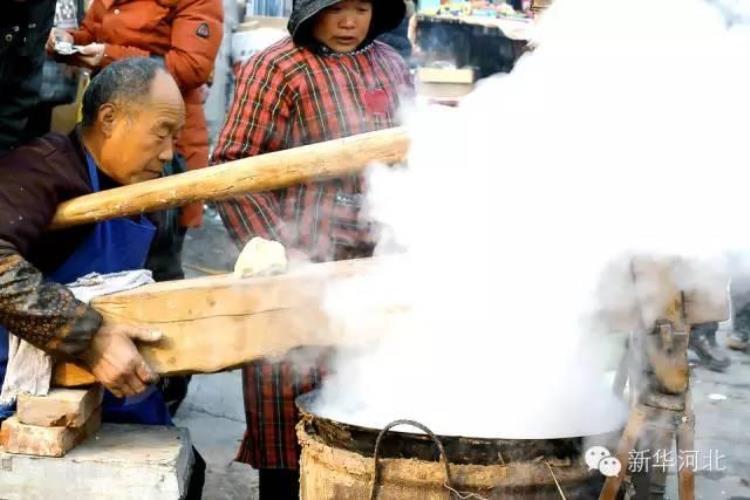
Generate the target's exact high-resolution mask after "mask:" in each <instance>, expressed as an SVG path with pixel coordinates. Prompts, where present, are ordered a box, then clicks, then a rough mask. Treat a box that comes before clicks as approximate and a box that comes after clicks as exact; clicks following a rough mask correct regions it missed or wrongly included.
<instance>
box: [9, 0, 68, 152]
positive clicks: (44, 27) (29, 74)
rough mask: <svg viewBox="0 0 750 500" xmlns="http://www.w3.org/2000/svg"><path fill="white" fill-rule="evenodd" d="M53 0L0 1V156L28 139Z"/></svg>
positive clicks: (52, 17)
mask: <svg viewBox="0 0 750 500" xmlns="http://www.w3.org/2000/svg"><path fill="white" fill-rule="evenodd" d="M54 16H55V0H23V1H16V0H1V1H0V154H3V153H5V152H6V151H8V150H9V149H11V148H13V147H14V146H16V145H17V144H19V143H21V142H25V141H26V140H28V139H30V137H27V135H26V130H25V129H26V121H27V118H28V114H29V111H30V110H32V109H33V108H34V107H35V106H36V105H37V104H38V102H39V90H40V87H41V85H42V67H43V65H44V59H45V50H44V45H45V43H46V42H47V37H48V36H49V31H50V29H51V28H52V22H53V20H54Z"/></svg>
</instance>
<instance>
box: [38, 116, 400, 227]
mask: <svg viewBox="0 0 750 500" xmlns="http://www.w3.org/2000/svg"><path fill="white" fill-rule="evenodd" d="M408 148H409V139H408V137H407V135H406V131H405V130H404V129H403V128H391V129H386V130H380V131H377V132H369V133H366V134H359V135H354V136H350V137H346V138H343V139H336V140H333V141H328V142H321V143H317V144H311V145H309V146H303V147H299V148H293V149H287V150H284V151H279V152H276V153H268V154H264V155H259V156H253V157H250V158H243V159H241V160H236V161H232V162H229V163H225V164H223V165H218V166H215V167H211V168H203V169H200V170H193V171H191V172H186V173H184V174H179V175H172V176H169V177H164V178H161V179H155V180H152V181H147V182H142V183H139V184H133V185H130V186H124V187H120V188H116V189H108V190H106V191H101V192H98V193H93V194H89V195H86V196H81V197H79V198H75V199H73V200H69V201H67V202H65V203H63V204H61V205H60V206H59V207H58V209H57V213H56V214H55V217H54V219H53V220H52V224H51V228H52V229H60V228H64V227H69V226H73V225H76V224H87V223H91V222H96V221H101V220H105V219H111V218H116V217H123V216H126V215H135V214H139V213H143V212H152V211H155V210H163V209H165V208H170V207H175V206H179V205H184V204H186V203H189V202H192V201H201V200H220V199H225V198H230V197H232V196H235V195H238V194H241V193H246V192H251V191H268V190H271V189H279V188H282V187H287V186H291V185H294V184H300V183H304V182H308V181H311V180H315V179H321V178H330V177H340V176H342V175H345V174H350V173H353V172H358V171H361V170H363V169H365V168H366V167H367V166H369V165H370V164H372V163H373V162H381V163H386V164H393V163H399V162H403V161H404V160H405V158H406V153H407V151H408Z"/></svg>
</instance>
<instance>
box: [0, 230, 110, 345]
mask: <svg viewBox="0 0 750 500" xmlns="http://www.w3.org/2000/svg"><path fill="white" fill-rule="evenodd" d="M0 324H2V325H4V326H6V327H7V328H8V330H10V331H11V332H12V333H13V334H14V335H16V336H17V337H20V338H22V339H24V340H26V341H27V342H29V343H30V344H33V345H35V346H36V347H38V348H40V349H43V350H45V351H47V352H49V353H50V354H54V355H57V356H64V357H79V356H81V355H82V354H83V353H84V351H86V350H87V349H88V348H89V344H90V343H91V339H92V337H93V336H94V334H95V333H96V332H97V331H98V330H99V328H100V327H101V325H102V317H101V315H100V314H99V313H98V312H96V311H95V310H94V309H92V308H91V307H89V306H88V305H86V304H84V303H83V302H80V301H79V300H77V299H76V298H75V297H74V296H73V294H72V293H71V292H70V291H69V290H68V289H67V288H65V287H64V286H62V285H60V284H58V283H54V282H51V281H44V279H43V278H42V273H41V272H39V270H37V269H36V268H35V267H34V266H32V265H31V264H30V263H29V262H27V261H26V260H25V259H24V258H23V257H22V256H21V255H20V254H19V253H18V251H17V250H16V249H15V248H14V247H13V245H12V244H11V243H9V242H7V241H4V240H0Z"/></svg>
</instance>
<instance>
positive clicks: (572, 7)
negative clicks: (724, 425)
mask: <svg viewBox="0 0 750 500" xmlns="http://www.w3.org/2000/svg"><path fill="white" fill-rule="evenodd" d="M738 7H740V8H738ZM742 7H746V2H735V3H733V2H722V9H723V10H722V9H719V8H717V7H716V6H715V5H710V4H708V3H706V2H704V1H702V0H657V1H654V0H629V1H622V0H567V1H566V0H556V2H555V4H554V5H553V7H552V8H551V9H550V10H549V11H548V12H547V13H546V15H545V16H544V17H543V19H542V21H541V23H540V26H539V29H538V33H537V36H538V39H537V47H536V50H535V51H534V53H533V54H530V55H527V56H525V57H524V58H523V59H522V60H521V61H519V63H518V65H517V66H516V68H515V69H514V71H513V72H512V73H511V74H510V75H507V76H499V77H495V78H491V79H488V80H486V81H483V82H481V84H480V85H479V88H478V89H477V90H476V91H475V92H474V93H473V94H472V95H471V96H469V97H468V98H467V99H466V100H465V101H464V102H463V103H462V105H461V106H460V108H458V109H447V108H430V109H420V110H418V111H416V112H414V113H413V115H412V116H411V118H410V123H409V126H410V131H411V134H412V138H413V146H412V150H411V154H410V158H409V168H408V170H401V171H387V170H385V169H380V170H375V171H373V173H372V175H371V179H370V196H369V203H370V206H371V215H372V216H373V217H374V218H376V219H378V220H380V221H382V222H383V223H384V224H386V225H387V226H388V230H387V231H386V232H385V234H386V236H384V238H383V241H382V242H381V245H380V249H381V250H382V251H383V252H388V251H389V250H391V249H392V248H393V247H399V248H404V249H406V250H407V254H406V259H405V261H402V265H401V266H400V267H397V268H387V267H386V268H384V271H383V273H379V274H377V273H376V274H375V275H373V276H368V277H364V278H360V279H357V280H353V281H351V282H350V283H347V284H345V285H343V286H341V287H337V288H334V289H332V290H330V293H329V296H328V301H327V302H328V304H329V306H330V313H331V315H332V316H334V317H335V318H338V319H340V320H342V321H346V322H347V325H348V327H349V331H350V332H351V334H352V335H358V334H359V333H360V331H364V330H366V329H367V328H368V324H367V321H366V320H365V319H364V318H363V317H362V316H361V315H360V313H359V311H361V310H362V309H363V308H367V307H369V306H371V305H372V304H373V303H378V302H379V301H383V302H393V301H394V300H396V301H398V302H402V303H407V304H409V305H410V307H411V311H412V313H411V314H409V315H407V316H404V317H401V318H400V319H399V321H396V322H395V323H394V324H393V325H392V327H390V328H388V331H387V332H383V340H382V341H381V342H380V343H378V344H377V345H376V346H371V347H370V348H368V349H367V350H366V352H364V353H360V354H359V355H354V354H352V353H351V352H347V353H343V354H342V355H341V356H340V359H339V360H338V361H339V362H338V363H337V365H336V367H335V368H336V374H335V375H334V376H332V377H331V378H330V379H329V380H328V381H327V383H326V385H325V387H324V390H323V394H322V398H321V402H320V406H319V407H318V410H319V411H321V412H323V413H325V414H327V415H329V416H332V417H334V418H339V419H340V420H347V421H351V422H354V423H360V424H366V425H372V426H383V425H385V424H386V423H387V422H388V421H390V420H393V419H396V418H413V419H417V420H419V421H421V422H422V423H424V424H426V425H428V426H430V427H432V428H433V430H434V431H436V432H438V433H441V434H463V435H473V436H485V437H512V438H547V437H559V436H576V435H587V434H594V433H598V432H604V431H608V430H611V429H612V428H614V427H616V426H618V425H619V424H621V423H622V420H623V418H624V408H623V406H622V404H621V403H619V402H618V401H617V400H615V398H614V397H613V396H611V394H610V389H609V386H608V385H607V384H606V383H605V379H604V376H603V369H604V368H605V365H608V364H611V363H610V362H611V360H609V359H604V358H605V354H603V352H604V351H603V350H602V349H603V346H605V345H606V341H607V339H611V338H612V336H611V332H609V331H607V329H606V328H603V327H602V325H601V324H600V323H597V322H596V321H594V318H595V317H596V315H597V314H598V313H599V312H600V310H601V308H602V307H604V306H605V305H609V306H611V304H612V303H615V304H617V303H618V302H621V303H622V304H629V303H630V302H632V300H633V297H632V290H630V288H629V287H627V286H621V285H620V284H618V283H620V281H618V280H616V279H614V278H613V279H612V280H605V282H604V285H605V286H604V288H602V286H601V280H602V276H603V274H602V273H603V271H604V270H605V269H610V270H611V269H612V268H611V267H610V268H607V266H610V265H611V264H612V262H615V263H617V262H623V261H625V259H624V258H623V257H624V256H627V255H634V254H637V255H674V256H683V257H690V258H701V259H703V260H711V261H713V259H716V258H718V257H720V256H721V255H723V254H724V253H725V252H726V251H727V250H735V249H743V248H750V231H748V230H747V229H746V220H747V213H748V209H749V208H750V197H748V194H749V193H750V183H749V182H748V180H749V179H748V177H749V174H748V172H750V165H749V164H748V155H747V147H748V143H749V142H750V141H748V139H747V133H748V125H747V123H748V120H750V100H749V99H748V93H749V92H750V56H749V55H750V43H748V42H749V40H750V37H748V32H747V30H746V29H745V28H744V26H743V25H742V24H741V23H739V20H741V19H743V15H745V14H746V13H747V12H748V11H747V10H745V11H744V12H745V14H743V13H742V9H741V8H742ZM727 12H731V13H732V16H733V17H732V20H731V21H728V20H727V19H728V18H727V15H726V13H727ZM623 269H624V267H623ZM615 274H616V273H615ZM615 274H613V276H615ZM394 298H396V299H394ZM622 307H623V308H624V307H626V306H625V305H623V306H622Z"/></svg>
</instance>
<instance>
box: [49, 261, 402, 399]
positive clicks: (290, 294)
mask: <svg viewBox="0 0 750 500" xmlns="http://www.w3.org/2000/svg"><path fill="white" fill-rule="evenodd" d="M393 259H398V258H393V257H391V258H377V259H360V260H349V261H339V262H327V263H323V264H308V265H305V266H303V267H301V268H299V269H297V270H292V271H290V272H288V273H286V274H282V275H278V276H270V277H258V278H245V279H240V278H237V277H235V276H233V275H222V276H212V277H204V278H196V279H189V280H182V281H172V282H162V283H156V284H153V285H147V286H144V287H140V288H137V289H135V290H130V291H127V292H122V293H117V294H112V295H108V296H103V297H99V298H97V299H94V300H93V301H92V303H91V304H92V306H93V307H94V308H95V309H96V310H97V311H99V312H100V313H101V314H102V316H103V317H104V320H105V322H111V323H121V324H138V325H143V326H146V327H148V328H154V329H158V330H160V331H161V332H162V333H163V339H162V340H161V341H160V342H158V343H156V344H153V345H151V344H142V345H140V346H139V350H140V352H141V354H142V355H143V356H144V358H145V359H146V361H147V362H148V363H149V364H150V366H152V367H153V368H154V369H155V370H156V371H157V372H158V373H160V374H162V375H175V374H185V373H211V372H217V371H222V370H227V369H231V368H235V367H237V366H241V365H243V364H246V363H248V362H250V361H252V360H255V359H259V358H263V357H274V356H282V355H284V354H285V353H287V352H288V351H289V350H290V349H293V348H295V347H298V346H328V345H333V344H347V343H353V342H355V339H353V338H352V336H350V335H347V334H346V332H345V331H344V329H343V328H342V325H337V324H335V323H334V322H332V321H331V320H330V318H329V317H328V315H327V314H326V312H325V309H324V305H323V299H324V297H325V292H326V287H328V286H330V285H332V284H334V283H336V282H338V281H340V280H343V279H347V278H350V277H352V276H359V275H362V274H364V273H367V272H370V271H372V270H374V269H375V268H376V267H377V266H380V265H390V264H391V263H393V262H395V261H394V260H393ZM398 311H399V309H398V306H397V305H396V304H394V305H393V307H389V308H388V309H386V310H382V311H372V312H373V318H376V321H378V322H380V321H381V318H382V321H383V324H382V327H381V325H380V324H376V325H374V326H373V328H372V335H377V334H378V333H379V332H382V331H386V330H387V326H386V325H387V321H388V320H389V318H392V317H393V314H395V313H397V312H398ZM363 314H366V312H363ZM368 333H369V332H368ZM366 337H367V335H366V334H365V335H360V337H358V338H357V339H356V342H366V341H367V338H366ZM81 371H82V370H76V369H75V368H73V367H71V366H70V365H67V364H64V365H62V367H61V368H58V369H57V371H56V373H55V377H54V384H55V385H57V386H64V387H66V386H75V385H80V384H81V383H82V382H83V383H89V382H91V381H93V378H92V377H81Z"/></svg>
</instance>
